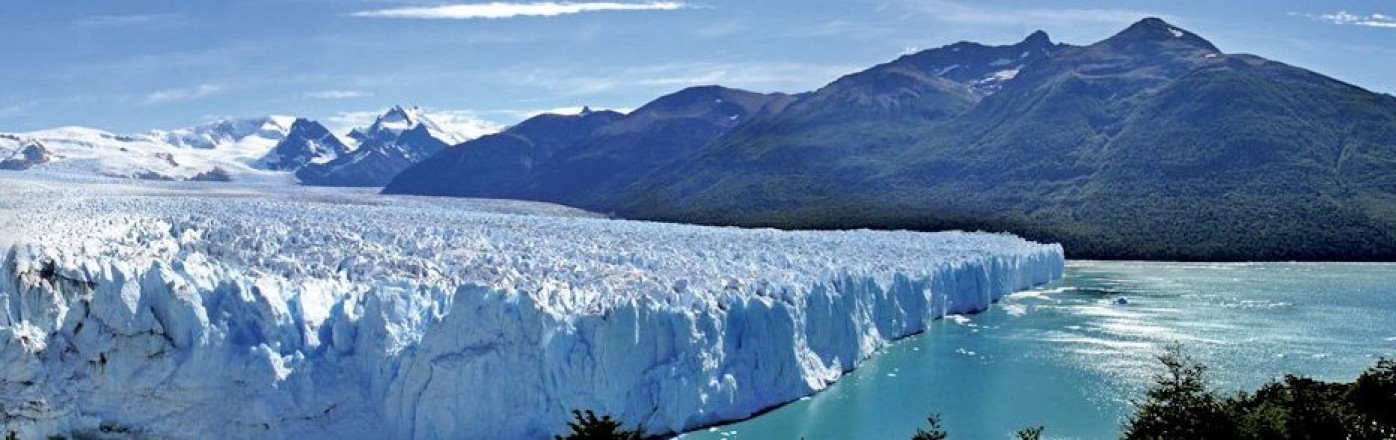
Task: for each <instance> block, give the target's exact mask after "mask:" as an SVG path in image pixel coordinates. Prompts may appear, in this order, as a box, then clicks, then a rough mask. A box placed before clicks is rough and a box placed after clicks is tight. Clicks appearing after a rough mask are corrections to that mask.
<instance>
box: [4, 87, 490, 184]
mask: <svg viewBox="0 0 1396 440" xmlns="http://www.w3.org/2000/svg"><path fill="white" fill-rule="evenodd" d="M469 139H470V137H469V136H467V135H466V134H464V133H458V132H454V131H452V130H450V129H448V128H446V127H444V125H443V124H440V123H438V122H436V121H435V120H434V119H433V118H432V117H431V116H430V115H429V114H427V113H426V112H425V111H423V110H422V109H420V108H418V107H403V106H396V107H393V108H391V109H389V110H387V111H386V112H384V113H383V114H382V115H381V116H379V117H378V118H377V119H376V120H375V121H374V122H373V123H372V124H370V125H368V126H365V127H360V128H356V129H354V130H353V131H351V132H349V133H346V134H345V135H344V136H340V135H336V134H334V133H332V132H331V131H330V130H329V129H328V128H326V127H325V126H324V125H323V124H321V123H319V122H317V121H314V120H310V119H305V118H294V117H290V116H267V117H260V118H245V119H226V120H217V121H212V122H208V123H205V124H201V125H198V126H194V127H189V128H182V129H176V130H153V131H150V132H147V133H141V134H133V135H123V134H114V133H109V132H106V131H102V130H97V129H93V128H86V127H61V128H55V129H50V130H40V131H34V132H28V133H0V170H11V171H25V170H34V171H43V172H50V173H60V174H68V175H93V176H106V177H125V178H136V179H147V180H220V181H226V180H237V181H246V182H271V183H276V184H295V183H300V184H306V185H325V186H365V187H381V186H383V185H384V184H386V183H387V181H388V180H389V179H391V178H392V177H393V176H394V175H396V174H397V173H398V172H399V171H401V170H402V169H403V168H405V167H407V166H408V165H410V164H412V163H416V162H418V161H420V160H422V159H424V158H426V157H428V156H430V155H432V154H434V153H436V152H439V151H441V150H442V149H444V148H446V147H447V146H449V145H453V144H458V143H461V142H463V141H466V140H469Z"/></svg>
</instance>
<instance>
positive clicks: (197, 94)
mask: <svg viewBox="0 0 1396 440" xmlns="http://www.w3.org/2000/svg"><path fill="white" fill-rule="evenodd" d="M222 90H223V86H221V85H218V84H199V85H198V86H194V87H185V88H178V89H165V90H157V91H154V92H151V93H150V94H148V95H146V96H145V100H144V101H143V102H144V103H145V104H163V103H167V102H176V101H192V100H195V99H199V98H203V97H205V96H209V95H212V94H214V93H218V92H220V91H222Z"/></svg>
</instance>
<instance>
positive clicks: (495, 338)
mask: <svg viewBox="0 0 1396 440" xmlns="http://www.w3.org/2000/svg"><path fill="white" fill-rule="evenodd" d="M0 189H3V191H0V226H3V228H0V229H3V230H4V231H11V232H9V233H8V235H7V236H5V237H0V246H4V248H5V249H6V250H5V253H4V254H3V259H0V422H3V425H4V428H5V429H6V430H9V431H15V432H17V433H19V435H20V437H21V438H35V437H43V436H48V435H55V434H62V435H70V434H73V433H103V435H114V436H118V437H123V436H124V437H146V436H156V437H172V438H301V437H306V436H310V437H319V438H324V437H355V438H360V437H364V436H373V435H381V436H387V437H392V438H420V439H430V438H543V437H547V436H551V435H552V434H555V433H559V432H562V431H563V430H565V429H566V426H565V424H563V423H562V422H563V421H565V420H566V419H567V416H568V414H569V412H570V411H571V410H573V409H578V408H583V409H585V408H589V409H595V410H597V411H598V412H602V411H604V412H606V413H609V414H612V415H614V416H616V417H617V418H619V419H622V420H627V421H633V423H635V424H640V425H643V426H644V427H645V429H646V430H648V431H649V432H651V433H664V432H672V433H677V432H683V431H685V430H691V429H696V428H701V427H704V426H709V425H712V424H716V423H720V422H724V421H731V420H738V419H743V418H747V417H750V416H752V415H754V414H756V413H758V412H759V411H762V410H763V409H767V408H770V407H772V406H775V405H779V404H782V403H785V402H789V401H792V400H795V399H798V398H800V397H803V396H806V395H809V394H811V393H814V392H817V391H819V390H821V389H823V388H825V387H827V386H828V385H830V384H831V383H832V382H834V381H835V380H837V379H838V378H839V377H840V376H841V375H842V374H843V373H844V372H846V371H849V370H851V369H853V368H854V367H856V366H857V365H858V364H859V363H860V362H861V361H862V360H864V359H867V358H868V357H870V356H872V355H874V354H875V352H876V351H877V350H879V349H880V348H882V347H884V346H886V345H888V344H889V343H891V342H892V341H894V340H896V339H898V338H902V337H905V336H908V335H912V334H915V333H918V332H921V331H923V330H924V329H926V328H927V324H928V322H930V321H932V320H935V319H938V318H941V317H944V316H946V315H949V314H959V313H968V312H974V311H978V310H982V309H984V308H986V307H989V306H990V304H991V303H992V302H994V301H995V300H997V299H998V298H1000V297H1002V296H1003V295H1005V294H1008V293H1011V292H1013V291H1016V290H1021V289H1025V288H1028V287H1031V286H1033V285H1036V284H1040V283H1044V282H1048V281H1050V280H1053V279H1056V278H1059V277H1060V276H1061V275H1062V271H1063V265H1064V262H1063V254H1062V249H1061V247H1060V246H1059V245H1055V244H1038V243H1034V242H1030V241H1026V240H1023V239H1020V238H1017V237H1014V236H1011V235H1006V234H989V233H966V232H941V233H915V232H875V231H825V232H803V231H777V230H771V229H738V228H717V227H701V226H687V225H673V224H662V223H649V222H636V221H621V220H613V219H607V218H602V217H600V216H597V215H594V214H591V213H587V212H584V211H579V210H574V209H571V208H565V207H561V206H557V205H547V204H539V203H529V202H514V201H490V200H470V199H436V198H427V197H413V196H383V195H376V194H371V193H369V192H353V191H342V190H328V189H315V188H286V187H256V186H249V187H236V186H226V185H224V186H218V185H215V184H207V183H197V182H165V183H152V182H145V183H131V182H130V181H117V180H102V179H68V180H65V179H60V178H42V177H33V175H25V176H24V177H19V176H18V175H17V174H14V173H9V174H8V175H4V176H3V178H0Z"/></svg>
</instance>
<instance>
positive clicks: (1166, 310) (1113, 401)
mask: <svg viewBox="0 0 1396 440" xmlns="http://www.w3.org/2000/svg"><path fill="white" fill-rule="evenodd" d="M1120 297H1125V298H1127V303H1126V304H1116V303H1115V300H1116V299H1117V298H1120ZM1174 341H1176V342H1180V343H1182V344H1183V346H1184V349H1185V351H1186V352H1187V353H1189V354H1191V355H1193V356H1195V357H1197V358H1199V359H1201V360H1203V361H1204V362H1205V363H1207V364H1208V365H1209V366H1210V367H1211V370H1210V371H1209V373H1210V374H1211V376H1210V377H1211V378H1212V382H1213V384H1215V385H1216V386H1218V387H1220V388H1223V389H1226V390H1236V389H1242V388H1254V387H1256V386H1259V385H1261V384H1263V383H1264V382H1266V381H1268V380H1270V379H1272V378H1276V377H1280V376H1282V375H1284V374H1286V373H1296V374H1303V375H1308V376H1312V377H1315V378H1318V379H1324V380H1341V381H1349V380H1352V379H1353V378H1354V377H1356V376H1357V374H1358V373H1360V372H1361V371H1362V370H1363V369H1365V368H1367V367H1370V366H1372V365H1373V364H1375V363H1376V360H1377V359H1378V358H1379V357H1380V356H1387V357H1392V356H1393V355H1396V265H1391V264H1327V263H1264V264H1258V263H1246V264H1216V263H1152V262H1096V261H1078V262H1070V263H1069V264H1068V267H1067V277H1066V279H1064V280H1062V281H1060V282H1058V283H1054V284H1052V285H1048V286H1044V287H1042V288H1040V289H1036V290H1033V291H1030V292H1021V293H1017V294H1014V295H1011V296H1009V297H1007V298H1006V299H1005V300H1004V301H1003V302H1002V303H1000V304H997V305H995V306H994V308H993V309H991V310H989V311H987V312H985V313H981V314H978V315H974V316H970V317H963V318H961V317H956V319H945V320H941V321H938V322H936V323H934V324H933V325H932V327H931V329H930V330H929V331H928V332H927V333H926V334H923V335H920V336H916V337H913V338H909V339H907V340H905V341H902V342H899V343H897V344H896V345H894V346H893V347H891V348H889V349H888V350H886V352H885V353H882V354H879V355H878V356H876V357H875V358H873V359H871V360H869V361H868V362H867V363H865V364H863V366H862V367H860V368H859V369H858V370H856V371H854V372H853V373H850V374H849V375H848V376H845V377H844V378H843V379H842V380H840V381H839V382H838V383H837V384H835V385H834V386H833V387H831V388H829V389H828V390H826V391H824V392H821V393H819V394H817V395H815V396H813V397H810V398H807V399H803V400H800V401H797V402H794V403H792V404H790V405H786V406H784V407H782V408H779V409H777V410H775V411H772V412H770V413H767V414H764V415H762V416H760V417H757V418H755V419H752V420H748V421H745V422H742V423H737V424H733V425H728V426H722V427H718V428H715V429H712V430H702V431H698V432H694V433H689V434H686V435H684V436H683V438H685V439H730V438H752V439H786V438H789V439H796V438H801V437H803V438H807V439H811V440H815V439H899V438H910V436H911V434H912V433H913V432H914V431H915V430H916V428H918V427H922V426H924V423H925V418H926V415H928V414H929V413H931V412H938V413H940V414H941V415H942V416H943V423H944V426H945V428H946V429H947V430H948V431H949V432H950V434H951V436H952V438H985V439H999V438H1010V437H1011V435H1012V434H1013V433H1014V432H1015V431H1017V430H1018V429H1019V428H1022V427H1025V426H1031V425H1044V426H1046V428H1047V431H1046V434H1047V436H1048V437H1050V438H1085V439H1097V438H1114V437H1116V436H1117V434H1118V431H1119V426H1120V424H1121V423H1122V422H1123V421H1124V420H1125V417H1127V416H1128V414H1129V412H1130V409H1131V405H1130V399H1132V398H1135V397H1136V396H1140V395H1141V394H1142V391H1143V389H1144V388H1145V387H1146V386H1148V384H1149V381H1150V378H1151V377H1152V375H1153V374H1154V373H1155V372H1156V371H1157V370H1158V365H1157V362H1156V361H1155V359H1154V356H1155V355H1156V354H1157V353H1159V352H1160V350H1161V349H1162V347H1164V346H1165V345H1166V344H1168V343H1170V342H1174Z"/></svg>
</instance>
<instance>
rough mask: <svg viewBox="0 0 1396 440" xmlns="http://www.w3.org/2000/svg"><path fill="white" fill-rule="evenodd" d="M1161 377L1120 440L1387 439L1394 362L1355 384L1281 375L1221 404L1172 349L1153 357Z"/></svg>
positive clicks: (1394, 428)
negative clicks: (1176, 439)
mask: <svg viewBox="0 0 1396 440" xmlns="http://www.w3.org/2000/svg"><path fill="white" fill-rule="evenodd" d="M1159 360H1160V361H1161V362H1162V363H1163V365H1164V367H1165V372H1164V373H1162V374H1160V375H1158V376H1157V377H1156V378H1155V384H1154V386H1153V387H1152V388H1150V389H1149V391H1148V393H1147V394H1146V397H1145V400H1144V401H1142V402H1137V403H1136V404H1137V405H1138V410H1137V412H1136V413H1135V414H1134V415H1133V416H1131V417H1130V419H1129V421H1128V422H1127V423H1126V425H1125V427H1124V428H1125V429H1124V433H1123V434H1122V437H1123V438H1125V439H1173V438H1187V439H1199V440H1206V439H1255V440H1262V439H1334V438H1347V439H1390V438H1393V436H1396V424H1393V423H1392V420H1391V419H1390V416H1391V412H1392V411H1393V409H1392V408H1396V407H1394V406H1393V403H1396V362H1393V361H1390V360H1385V359H1383V360H1382V361H1381V362H1379V363H1378V364H1377V366H1376V367H1373V368H1371V369H1368V370H1367V371H1366V372H1364V373H1363V374H1362V376H1360V377H1359V378H1358V380H1357V381H1356V382H1355V383H1352V384H1343V383H1327V382H1321V381H1317V380H1313V379H1310V378H1305V377H1299V376H1293V375H1290V376H1285V378H1284V380H1282V381H1275V382H1271V383H1269V384H1267V385H1265V386H1263V387H1261V388H1260V389H1258V390H1256V391H1255V392H1253V393H1247V392H1242V393H1237V394H1236V395H1233V396H1229V397H1221V396H1219V395H1217V394H1216V393H1215V392H1213V391H1211V390H1209V389H1208V385H1207V381H1206V377H1205V374H1204V373H1205V371H1206V366H1204V365H1203V364H1201V363H1199V362H1197V361H1196V360H1194V359H1192V358H1190V357H1188V356H1186V355H1184V354H1183V353H1182V351H1181V348H1179V347H1178V346H1177V345H1173V346H1170V347H1169V348H1168V350H1167V351H1166V353H1165V354H1164V355H1162V356H1160V357H1159Z"/></svg>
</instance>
